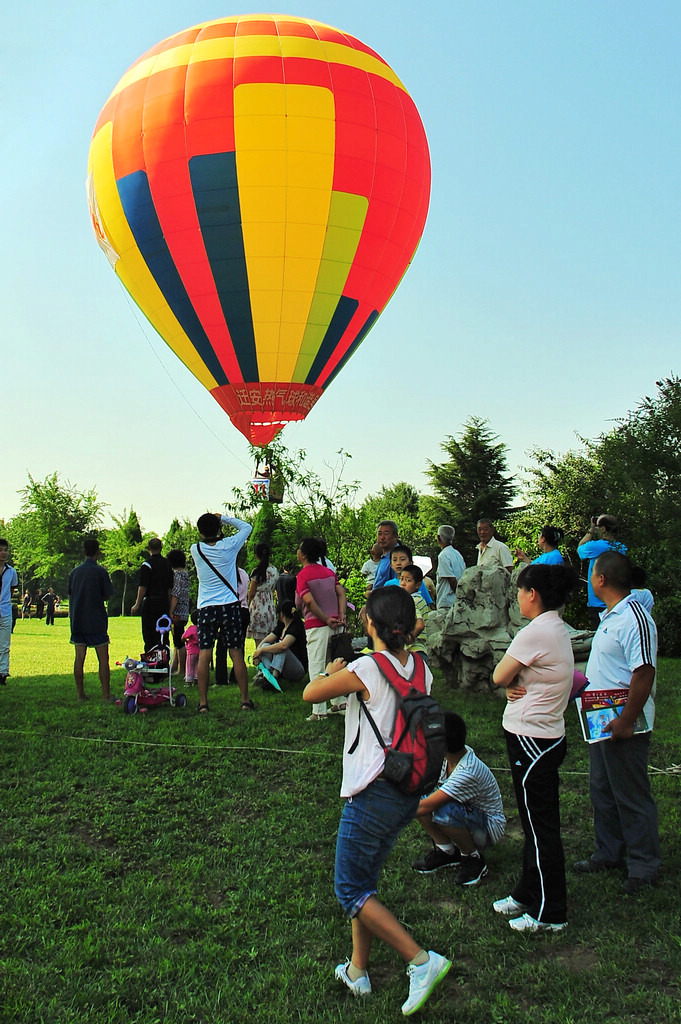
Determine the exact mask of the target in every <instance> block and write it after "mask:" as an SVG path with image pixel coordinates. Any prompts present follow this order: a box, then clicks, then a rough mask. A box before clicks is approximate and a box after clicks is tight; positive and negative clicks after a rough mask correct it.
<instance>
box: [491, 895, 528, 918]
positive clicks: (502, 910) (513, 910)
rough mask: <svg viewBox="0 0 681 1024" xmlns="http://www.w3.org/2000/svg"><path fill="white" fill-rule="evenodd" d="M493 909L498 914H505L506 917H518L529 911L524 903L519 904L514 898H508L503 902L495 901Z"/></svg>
mask: <svg viewBox="0 0 681 1024" xmlns="http://www.w3.org/2000/svg"><path fill="white" fill-rule="evenodd" d="M492 908H493V909H494V910H495V911H496V912H497V914H503V915H504V917H518V915H519V914H524V913H525V911H526V910H527V907H526V906H525V904H524V903H518V901H517V900H514V899H513V897H512V896H506V897H505V898H504V899H503V900H495V901H494V903H493V904H492Z"/></svg>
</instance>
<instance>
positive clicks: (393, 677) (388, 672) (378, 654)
mask: <svg viewBox="0 0 681 1024" xmlns="http://www.w3.org/2000/svg"><path fill="white" fill-rule="evenodd" d="M410 653H411V656H412V658H413V659H414V667H413V669H412V673H411V675H410V676H409V678H408V679H407V678H405V677H404V676H403V675H400V673H399V672H398V671H397V669H396V668H395V666H394V665H393V663H392V662H391V660H390V658H387V657H386V656H385V654H383V652H382V651H374V653H373V654H372V655H371V657H372V658H373V659H374V661H375V662H376V664H377V665H378V669H379V672H380V673H381V675H382V676H383V678H384V679H385V680H386V681H387V682H388V683H389V684H390V685H391V686H393V687H394V688H395V689H396V690H397V691H398V693H399V694H400V696H401V697H404V696H405V693H408V692H409V690H410V689H412V688H413V689H415V690H418V691H419V693H425V692H426V667H425V662H424V660H423V658H421V657H420V656H419V655H418V654H417V653H415V652H413V651H412V652H410Z"/></svg>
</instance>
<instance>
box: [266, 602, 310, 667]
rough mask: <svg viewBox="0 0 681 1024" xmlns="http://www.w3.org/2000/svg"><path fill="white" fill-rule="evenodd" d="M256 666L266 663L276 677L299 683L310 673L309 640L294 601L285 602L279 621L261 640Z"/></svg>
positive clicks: (280, 610) (280, 611)
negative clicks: (308, 668)
mask: <svg viewBox="0 0 681 1024" xmlns="http://www.w3.org/2000/svg"><path fill="white" fill-rule="evenodd" d="M253 664H254V665H258V666H260V665H264V667H265V668H266V669H268V670H269V672H271V674H272V675H273V676H274V677H275V679H280V678H281V679H290V680H291V681H293V682H299V681H300V680H301V679H302V678H303V676H304V675H305V673H306V672H307V640H306V637H305V626H304V624H303V620H302V619H301V617H300V612H299V611H298V609H297V608H296V606H295V604H294V603H293V601H284V602H283V604H282V606H281V608H280V609H279V622H278V623H277V625H276V626H275V627H274V629H273V630H272V632H271V633H268V635H267V636H266V637H265V638H264V640H261V642H260V644H259V645H258V648H257V650H256V651H255V653H254V655H253Z"/></svg>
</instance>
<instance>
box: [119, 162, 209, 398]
mask: <svg viewBox="0 0 681 1024" xmlns="http://www.w3.org/2000/svg"><path fill="white" fill-rule="evenodd" d="M117 184H118V194H119V196H120V200H121V204H122V206H123V211H124V213H125V216H126V219H127V221H128V224H129V226H130V230H131V231H132V234H133V237H134V239H135V241H136V242H137V246H138V248H139V251H140V253H141V254H142V258H143V259H144V262H145V263H146V265H147V267H148V268H149V271H150V273H151V274H152V275H153V278H154V280H155V281H156V284H157V285H158V287H159V289H160V290H161V292H162V294H163V297H164V298H165V300H166V302H167V303H168V306H169V308H170V309H171V310H172V312H173V314H174V316H175V317H176V319H177V321H178V323H179V324H180V325H181V327H182V330H183V331H184V332H185V334H186V335H187V337H188V338H189V340H190V341H191V343H192V345H193V346H194V348H195V349H196V352H197V353H198V355H199V358H200V359H201V360H202V361H203V363H204V364H205V366H206V368H207V369H208V370H209V372H210V373H211V374H212V375H213V377H214V378H215V380H216V382H217V384H218V385H219V386H221V385H223V384H229V380H228V379H227V376H226V374H225V371H224V370H223V368H222V366H221V365H220V361H219V359H218V357H217V356H216V354H215V351H214V350H213V346H212V345H211V343H210V341H209V339H208V335H207V334H206V332H205V331H204V329H203V327H202V325H201V321H200V320H199V318H198V317H197V315H196V313H195V312H194V307H193V306H192V303H191V301H190V299H189V295H188V294H187V291H186V289H185V287H184V285H183V284H182V279H181V277H180V275H179V274H178V272H177V269H176V267H175V264H174V262H173V258H172V256H171V254H170V250H169V249H168V246H167V244H166V240H165V238H164V237H163V231H162V229H161V224H160V221H159V219H158V215H157V213H156V209H155V207H154V202H153V199H152V198H151V191H150V189H149V180H148V178H147V175H146V172H145V171H134V172H133V173H132V174H128V175H126V176H125V177H124V178H121V179H120V180H119V181H118V182H117ZM133 297H134V296H133Z"/></svg>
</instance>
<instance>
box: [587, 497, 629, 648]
mask: <svg viewBox="0 0 681 1024" xmlns="http://www.w3.org/2000/svg"><path fill="white" fill-rule="evenodd" d="M618 531H619V524H618V522H617V520H616V519H615V517H614V516H609V515H602V516H593V518H592V520H591V526H590V527H589V529H588V530H587V532H586V533H585V534H584V536H583V537H582V539H581V540H580V542H579V547H578V548H577V554H578V555H579V557H580V558H582V559H584V560H585V561H586V559H588V560H589V570H588V572H587V574H586V587H587V591H588V594H589V596H588V600H587V611H588V614H589V621H590V622H591V625H592V626H593V628H594V629H598V624H599V622H600V621H601V619H600V616H601V612H602V611H603V609H604V608H605V605H604V604H603V602H602V601H601V599H600V598H599V597H598V596H597V595H596V594H595V593H594V588H593V586H592V583H591V575H592V573H593V568H594V564H595V562H596V559H597V558H598V556H599V555H602V554H604V553H605V552H606V551H619V552H620V553H621V554H623V555H626V553H627V549H626V547H625V546H624V544H621V543H620V542H619V541H618V540H617V533H618Z"/></svg>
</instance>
